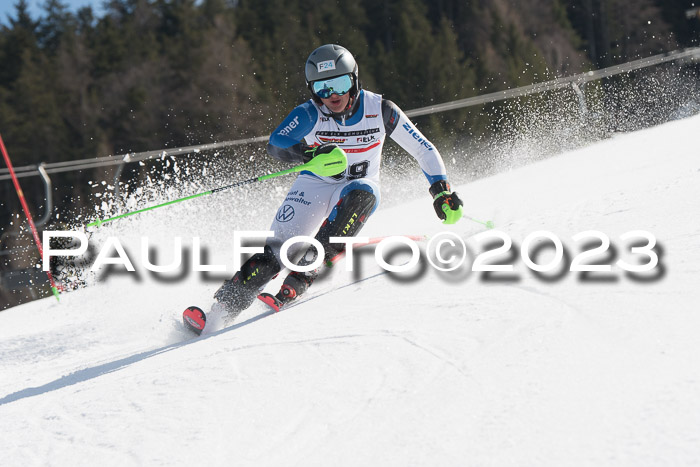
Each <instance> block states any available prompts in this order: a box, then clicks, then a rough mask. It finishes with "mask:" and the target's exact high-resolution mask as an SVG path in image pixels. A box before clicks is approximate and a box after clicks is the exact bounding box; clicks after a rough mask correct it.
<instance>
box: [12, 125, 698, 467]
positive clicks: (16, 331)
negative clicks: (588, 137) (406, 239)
mask: <svg viewBox="0 0 700 467" xmlns="http://www.w3.org/2000/svg"><path fill="white" fill-rule="evenodd" d="M699 129H700V116H696V117H692V118H688V119H685V120H680V121H676V122H672V123H668V124H665V125H662V126H659V127H655V128H651V129H647V130H645V131H640V132H636V133H631V134H624V135H619V136H617V137H615V138H613V139H611V140H608V141H605V142H601V143H599V144H595V145H592V146H590V147H587V148H585V149H581V150H577V151H573V152H570V153H566V154H562V155H560V156H557V157H554V158H551V159H548V160H546V161H543V162H539V163H535V164H532V165H529V166H526V167H523V168H520V169H517V170H512V171H510V172H507V173H503V174H500V175H497V176H494V177H491V178H488V179H482V180H479V181H478V182H475V183H471V184H468V185H465V186H461V187H458V191H459V193H460V195H461V197H462V198H463V199H464V201H465V210H466V212H467V213H468V214H469V215H470V216H472V217H473V218H475V219H479V220H493V222H494V223H495V225H496V227H497V229H498V230H500V231H502V232H503V233H505V234H507V235H509V236H510V238H512V240H513V248H512V249H511V253H506V254H504V255H499V257H498V258H496V262H499V263H511V264H514V266H515V270H514V271H513V272H512V273H492V274H490V275H485V274H484V273H477V272H472V271H470V267H471V264H472V263H473V256H468V258H467V261H466V262H465V264H464V265H463V266H462V267H460V268H459V269H457V270H456V271H455V272H453V273H440V272H438V271H436V270H435V269H434V268H433V267H432V266H430V265H429V264H427V263H425V262H422V266H420V265H419V266H417V269H416V270H415V271H409V272H408V273H401V274H396V275H391V274H380V273H381V269H380V268H378V266H377V265H376V263H375V262H374V257H373V256H372V255H371V254H370V255H366V254H365V255H360V262H361V266H362V267H361V268H360V267H358V269H360V271H359V274H355V273H348V272H345V271H344V266H343V263H341V264H340V265H339V266H340V267H338V268H336V269H337V270H336V271H334V274H333V275H332V277H329V278H327V279H326V280H325V282H322V283H320V284H318V285H317V286H315V288H316V292H315V295H314V297H313V298H312V299H311V300H309V301H307V302H305V303H303V304H300V305H299V306H296V307H294V308H290V309H289V310H286V311H283V312H281V313H278V314H273V315H269V316H264V317H263V318H260V319H258V318H259V317H260V316H262V315H263V314H264V313H265V309H264V307H263V306H262V304H255V305H254V306H253V307H251V308H250V309H249V310H246V311H245V312H244V313H243V314H241V315H240V316H239V317H238V318H237V319H236V321H235V322H234V323H233V324H232V325H230V326H229V327H224V328H221V322H217V321H216V320H214V319H212V326H213V327H212V329H209V330H208V331H207V332H206V333H205V335H203V336H202V337H200V338H192V337H190V336H188V335H187V334H186V333H185V332H184V331H183V329H182V326H181V323H180V313H181V311H182V309H183V308H184V307H185V306H187V305H191V304H200V305H201V306H203V307H208V306H209V305H210V304H211V296H212V294H213V292H214V291H215V290H216V288H217V287H218V282H217V281H212V280H208V281H205V280H202V278H201V277H200V275H197V274H194V273H191V274H185V275H183V277H177V278H169V279H168V280H163V279H159V278H158V277H156V276H154V275H151V274H146V273H143V272H142V273H141V274H139V277H136V276H135V275H134V274H112V275H110V276H109V277H107V278H106V279H104V280H103V281H102V282H100V283H97V284H94V285H92V286H90V287H87V288H84V289H82V290H78V291H76V292H73V293H69V294H66V295H64V296H63V297H62V299H61V303H60V304H58V303H56V301H55V300H54V299H53V298H51V299H45V300H41V301H38V302H34V303H30V304H26V305H22V306H18V307H16V308H13V309H10V310H8V311H4V312H2V313H0V431H1V432H2V434H3V435H2V436H1V437H0V453H2V457H1V461H0V463H1V464H2V465H4V466H28V465H66V466H67V465H70V466H75V465H86V466H92V465H101V466H111V465H114V466H124V465H149V466H152V465H256V466H258V465H270V466H278V465H304V466H309V465H349V466H350V465H352V466H356V465H397V466H398V465H400V466H405V465H480V466H481V465H494V466H501V465H538V466H542V465H550V466H562V465H567V466H568V465H588V466H600V465H626V466H660V465H673V466H678V465H699V464H700V397H698V394H700V364H699V363H698V362H699V359H698V356H699V355H700V337H699V335H700V287H698V285H700V215H699V214H698V212H699V210H698V207H699V205H698V200H700V150H699V149H698V139H697V134H698V130H699ZM416 180H417V182H416V183H419V182H418V178H417V179H416ZM420 183H424V181H421V182H420ZM194 206H195V208H190V211H185V212H188V213H189V214H187V215H189V218H187V221H188V223H189V224H192V223H195V224H198V225H199V226H200V227H203V228H201V230H202V231H204V230H206V226H207V222H209V221H207V220H206V219H203V218H202V217H201V216H202V212H201V211H199V210H198V209H197V208H196V206H197V205H196V204H195V205H194ZM273 214H274V211H270V212H267V213H264V216H263V215H261V219H262V220H261V222H262V223H263V224H261V225H260V226H256V228H257V227H259V228H266V225H265V224H267V222H268V219H270V218H271V216H272V215H273ZM183 216H185V217H186V215H185V214H183ZM198 216H199V217H198ZM153 219H154V217H152V216H144V217H142V218H139V219H137V220H134V221H130V222H132V224H129V225H130V227H129V229H130V231H131V233H132V235H135V236H137V235H139V234H140V233H141V232H143V231H149V229H151V228H152V227H151V224H150V223H152V222H153ZM156 219H157V218H156ZM218 222H221V221H220V220H219V221H218ZM116 224H117V223H115V225H116ZM155 229H156V230H158V231H159V232H160V233H161V236H160V238H161V243H160V244H157V245H156V246H158V247H160V246H162V247H163V249H169V248H170V245H172V237H173V236H174V235H176V234H181V235H183V236H186V235H189V233H188V232H180V231H178V228H176V227H172V224H169V223H164V224H159V225H157V226H156V227H155ZM484 230H485V229H484V228H483V227H481V226H480V225H479V224H477V223H475V222H472V221H470V220H468V219H464V220H463V221H461V222H460V223H458V224H457V225H455V226H451V227H447V226H443V225H442V224H440V223H439V222H438V221H437V219H436V218H435V215H434V213H433V211H432V206H431V203H430V201H429V199H427V196H426V199H421V200H417V201H415V202H410V203H406V204H404V205H400V206H396V207H392V208H390V209H385V210H379V211H378V212H377V213H376V214H375V216H374V217H373V218H372V219H371V220H370V222H369V224H368V225H367V227H366V228H365V230H364V231H363V234H364V235H367V236H379V235H394V234H430V235H435V234H437V233H439V232H447V231H449V232H453V233H455V234H457V235H458V236H459V237H461V238H463V239H465V240H467V244H468V245H472V246H471V247H472V248H473V249H474V250H475V251H477V252H478V251H481V250H483V249H484V245H479V243H478V242H477V243H475V242H476V240H475V238H474V235H475V234H478V233H480V232H483V231H484ZM541 230H546V231H549V232H552V233H553V234H555V235H556V236H557V237H558V238H560V239H561V240H562V242H563V244H564V246H565V250H566V255H565V257H564V262H563V263H562V264H563V265H565V266H563V267H559V268H555V270H554V271H552V272H548V273H543V274H542V275H536V274H534V273H533V271H532V270H531V269H529V268H528V267H527V266H526V264H525V263H524V260H523V259H522V258H521V256H520V250H521V245H522V243H523V240H524V239H525V238H526V237H527V236H528V235H529V234H531V233H532V232H536V231H541ZM590 230H596V231H599V232H602V233H604V234H605V235H606V236H607V237H609V238H610V242H611V246H610V248H609V249H608V251H607V252H605V253H602V254H597V255H595V257H593V258H589V259H587V260H586V261H584V263H589V264H612V265H613V266H612V270H611V271H610V272H607V273H604V272H596V273H589V274H587V275H582V274H581V273H577V272H571V271H568V264H570V262H571V260H572V259H573V257H574V256H576V255H577V254H578V253H579V252H580V251H582V249H583V248H584V246H583V244H585V243H586V242H589V243H591V245H589V246H587V247H585V248H588V249H590V248H594V247H596V246H598V245H599V244H600V241H597V242H595V241H594V240H593V239H592V238H588V239H587V240H581V241H579V242H574V241H573V240H572V237H573V236H574V235H576V234H578V233H580V232H585V231H590ZM636 230H644V231H647V232H650V233H651V234H653V235H654V236H655V237H656V239H657V246H656V247H655V248H654V252H655V253H656V254H658V256H659V264H658V266H656V267H655V268H653V270H652V271H650V272H649V273H643V274H633V275H629V274H627V273H625V272H624V271H623V270H622V269H620V267H618V266H616V265H615V261H617V260H618V259H623V260H626V261H627V262H628V263H631V264H643V263H646V262H648V259H647V258H646V257H645V255H644V254H637V253H633V252H632V251H631V247H632V246H643V245H644V244H645V243H646V241H643V240H642V239H637V240H636V241H635V243H634V245H630V243H629V241H623V240H622V239H621V238H620V236H621V235H622V234H624V233H626V232H629V231H636ZM168 235H169V236H168ZM120 239H121V240H122V241H123V243H124V244H125V245H126V244H130V243H129V242H131V241H132V240H133V239H131V238H129V235H128V233H125V232H122V233H121V236H120ZM205 243H206V242H205ZM481 243H483V241H482V242H481ZM541 243H542V244H550V243H548V242H546V241H544V240H542V242H541ZM496 246H498V244H496ZM134 248H135V250H134V251H136V253H138V247H134ZM422 248H423V250H426V249H427V246H426V244H425V242H424V243H423V245H422ZM536 250H537V248H536V245H535V244H533V245H532V246H531V247H530V251H531V253H532V254H531V256H533V258H535V259H536V261H537V262H538V263H540V264H545V263H547V262H548V261H549V260H550V259H551V258H552V257H553V256H554V255H553V251H554V250H553V249H552V248H543V249H541V250H540V253H541V254H539V255H537V254H535V253H536ZM134 256H136V257H138V254H136V255H134ZM229 256H230V251H224V250H217V248H212V254H211V258H210V263H213V262H214V261H212V260H211V259H212V258H224V259H222V260H221V261H223V262H225V261H228V260H227V259H226V257H229ZM403 256H407V254H406V253H405V252H404V253H400V254H397V255H395V256H394V257H393V262H394V263H396V264H400V263H401V261H403V260H402V259H401V257H403ZM423 256H425V255H423ZM443 256H449V255H443ZM163 257H164V258H166V257H167V254H164V255H163ZM134 262H135V263H137V262H138V261H134ZM426 264H427V266H426ZM136 268H137V270H138V269H139V266H138V265H136ZM416 271H417V272H416ZM356 279H365V280H357V281H356V282H354V283H352V284H351V285H348V286H345V287H343V286H344V285H347V284H350V283H351V282H352V281H353V280H356ZM312 290H313V289H312ZM217 326H218V327H217Z"/></svg>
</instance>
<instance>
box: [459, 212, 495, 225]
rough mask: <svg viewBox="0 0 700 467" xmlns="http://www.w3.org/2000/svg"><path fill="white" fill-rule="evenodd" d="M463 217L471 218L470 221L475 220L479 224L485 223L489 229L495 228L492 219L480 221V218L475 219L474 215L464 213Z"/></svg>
mask: <svg viewBox="0 0 700 467" xmlns="http://www.w3.org/2000/svg"><path fill="white" fill-rule="evenodd" d="M462 217H464V218H465V219H469V220H470V221H474V222H476V223H477V224H481V225H485V226H486V228H487V229H493V228H494V225H493V222H491V221H486V222H483V221H479V220H476V219H474V218H473V217H469V216H467V215H466V214H465V215H463V216H462Z"/></svg>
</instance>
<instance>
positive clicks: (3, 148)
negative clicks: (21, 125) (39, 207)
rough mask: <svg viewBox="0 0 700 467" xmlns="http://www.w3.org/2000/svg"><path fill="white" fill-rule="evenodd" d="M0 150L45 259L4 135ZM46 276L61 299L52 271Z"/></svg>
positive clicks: (0, 139) (0, 138)
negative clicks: (6, 147)
mask: <svg viewBox="0 0 700 467" xmlns="http://www.w3.org/2000/svg"><path fill="white" fill-rule="evenodd" d="M0 150H2V157H3V158H4V159H5V163H6V164H7V168H8V169H9V170H10V176H11V177H12V183H14V185H15V190H16V191H17V196H18V197H19V202H20V204H21V205H22V210H24V214H25V215H26V216H27V221H28V222H29V227H30V229H31V230H32V235H33V236H34V243H36V247H37V249H38V250H39V255H41V258H42V260H43V258H44V248H43V247H42V245H41V240H39V232H38V231H37V230H36V225H34V219H33V218H32V213H31V212H29V207H28V206H27V200H26V199H24V192H23V191H22V188H21V187H20V185H19V180H17V175H15V169H14V167H12V162H11V161H10V156H9V155H8V154H7V149H5V142H4V141H3V140H2V136H0ZM46 276H47V277H48V278H49V284H51V292H52V293H53V296H54V297H56V300H57V301H59V302H60V301H61V299H60V298H59V296H58V286H57V285H56V281H55V280H54V278H53V274H51V271H46Z"/></svg>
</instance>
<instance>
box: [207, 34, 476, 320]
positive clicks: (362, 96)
mask: <svg viewBox="0 0 700 467" xmlns="http://www.w3.org/2000/svg"><path fill="white" fill-rule="evenodd" d="M305 74H306V84H307V86H308V88H309V91H310V92H311V99H310V100H309V101H307V102H305V103H303V104H301V105H299V106H298V107H296V108H295V109H294V110H292V112H291V113H290V114H289V115H288V116H287V118H285V119H284V121H282V123H280V125H279V126H278V127H277V128H276V129H275V130H274V131H273V132H272V135H271V136H270V140H269V143H268V145H267V152H268V153H269V154H270V155H271V156H272V157H274V158H276V159H279V160H281V161H284V162H290V163H294V164H301V163H305V162H308V161H309V160H311V159H312V158H314V157H319V156H321V155H323V154H327V153H330V152H333V151H344V152H345V153H346V155H347V160H348V166H347V169H346V170H345V172H343V173H342V174H339V175H336V176H332V177H322V176H318V175H315V174H313V173H311V172H306V171H304V172H301V173H300V174H299V176H298V177H297V178H296V181H295V182H294V184H293V185H292V187H291V188H290V190H289V193H288V194H287V196H286V197H285V199H284V201H282V204H281V206H280V208H279V210H278V211H277V214H276V215H275V218H274V220H273V221H272V226H271V228H270V230H271V231H273V232H274V237H271V238H269V239H268V241H267V242H266V245H265V247H264V251H263V252H262V253H257V254H255V255H253V256H251V257H250V258H249V259H248V261H246V262H245V263H244V264H243V266H242V267H241V269H240V271H238V272H236V274H235V275H234V276H233V278H232V279H230V280H227V281H225V282H224V284H223V285H222V286H221V288H219V290H218V291H217V292H216V294H215V295H214V297H215V299H216V300H217V301H218V303H219V304H220V305H223V307H224V308H225V310H226V311H227V312H228V313H229V314H234V315H235V314H238V313H240V312H241V311H242V310H244V309H246V308H248V307H249V306H250V305H251V304H252V302H253V301H254V300H255V298H256V297H257V296H258V293H259V292H260V290H261V289H262V288H263V287H264V286H265V285H266V284H267V283H268V282H269V281H270V280H271V279H272V278H273V277H275V276H276V275H277V274H278V273H279V272H280V270H281V264H282V261H281V260H280V248H281V246H282V244H283V243H284V242H285V241H286V240H288V239H290V238H292V237H295V236H300V235H303V236H311V235H313V234H314V232H315V237H314V238H315V239H316V240H318V241H319V242H320V243H321V245H322V246H323V247H324V251H325V258H324V262H326V261H328V260H329V259H330V258H332V257H334V256H336V255H337V254H339V253H340V252H342V251H343V249H344V246H345V245H344V244H342V243H340V244H338V243H330V242H329V238H330V237H350V236H355V235H357V234H358V232H359V231H360V229H362V227H363V226H364V224H365V223H366V222H367V219H368V218H369V217H370V216H371V215H372V213H373V212H374V211H375V210H376V209H377V206H378V205H379V200H380V191H379V164H380V159H381V155H382V146H383V145H384V141H385V139H386V137H387V136H389V137H391V138H392V139H393V140H394V141H396V142H397V143H398V144H399V145H400V146H401V147H402V148H403V149H405V150H406V151H407V152H409V153H410V154H411V155H412V156H413V157H414V158H415V159H416V160H417V161H418V163H419V165H420V167H421V169H422V170H423V173H424V174H425V176H426V178H427V179H428V183H429V190H428V191H429V193H430V195H431V196H432V198H433V205H434V208H435V212H436V214H437V215H438V217H439V218H440V219H443V221H444V222H445V223H449V224H453V223H455V222H457V220H459V219H460V218H461V217H462V204H463V203H462V201H461V200H460V199H459V196H457V193H454V192H452V191H451V189H450V185H449V183H448V182H447V176H446V173H445V165H444V163H443V161H442V157H441V156H440V153H439V152H438V150H437V149H436V148H435V146H433V144H432V143H431V142H430V141H428V139H427V138H426V137H425V136H423V135H422V134H421V133H420V132H419V131H418V129H417V128H416V127H415V125H414V124H413V123H412V122H411V121H410V120H409V119H408V118H407V117H406V115H405V114H404V113H403V112H402V111H401V109H399V107H398V106H397V105H396V104H394V103H393V102H391V101H390V100H387V99H384V98H382V96H381V95H379V94H375V93H373V92H370V91H367V90H364V89H362V86H361V84H360V79H359V74H358V66H357V63H356V62H355V59H354V57H353V56H352V54H351V53H350V52H349V51H348V50H346V49H345V48H343V47H341V46H339V45H335V44H327V45H323V46H321V47H319V48H317V49H316V50H314V51H313V52H312V53H311V55H310V56H309V58H308V60H307V61H306V69H305ZM319 224H320V228H319ZM303 248H308V249H307V250H306V252H305V253H304V255H303V256H302V258H301V260H299V261H298V263H297V264H299V265H309V264H311V263H313V262H314V261H315V260H316V258H317V255H318V252H317V251H316V248H314V247H313V246H310V247H306V246H304V245H303V244H300V243H296V244H294V246H293V247H292V248H289V250H288V256H289V258H290V259H291V258H295V257H297V256H298V255H299V254H300V253H301V252H302V251H303ZM318 272H319V270H318V269H316V270H314V271H310V272H304V273H302V272H291V273H289V275H287V277H286V278H285V279H284V283H283V284H282V287H281V289H280V291H279V293H277V295H275V296H274V297H273V296H271V295H269V296H268V297H270V300H269V301H266V303H268V305H270V306H272V307H273V308H275V309H276V310H279V308H280V307H282V306H284V305H285V304H287V303H289V302H291V301H293V300H295V299H296V298H297V297H299V296H300V295H301V294H303V293H304V292H305V291H306V290H307V289H308V288H309V286H310V285H311V284H312V283H313V281H314V279H315V278H316V277H317V275H318Z"/></svg>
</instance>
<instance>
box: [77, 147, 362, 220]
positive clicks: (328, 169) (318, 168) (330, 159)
mask: <svg viewBox="0 0 700 467" xmlns="http://www.w3.org/2000/svg"><path fill="white" fill-rule="evenodd" d="M347 166H348V160H347V156H346V155H345V152H343V151H342V150H340V149H339V148H337V149H336V150H333V151H332V152H330V153H327V154H322V155H320V156H317V157H315V158H313V159H311V160H310V161H309V162H307V163H305V164H301V165H298V166H296V167H292V168H291V169H287V170H282V171H280V172H275V173H272V174H268V175H261V176H259V177H253V178H249V179H248V180H243V181H240V182H236V183H232V184H230V185H226V186H222V187H219V188H214V189H212V190H209V191H204V192H202V193H197V194H196V195H190V196H185V197H184V198H178V199H174V200H172V201H167V202H165V203H161V204H157V205H155V206H149V207H147V208H143V209H139V210H137V211H131V212H127V213H125V214H120V215H118V216H114V217H110V218H108V219H97V220H95V221H93V222H90V223H89V224H87V225H86V227H99V226H100V225H102V224H105V223H107V222H111V221H113V220H117V219H121V218H123V217H127V216H133V215H134V214H139V213H141V212H146V211H150V210H152V209H156V208H162V207H163V206H169V205H171V204H175V203H179V202H181V201H187V200H189V199H194V198H199V197H201V196H207V195H211V194H214V193H218V192H220V191H224V190H228V189H231V188H235V187H238V186H242V185H247V184H249V183H255V182H260V181H263V180H269V179H271V178H275V177H279V176H281V175H287V174H290V173H294V172H301V171H302V170H308V171H310V172H313V173H315V174H317V175H322V176H332V175H337V174H339V173H341V172H342V171H343V170H345V169H346V168H347Z"/></svg>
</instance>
